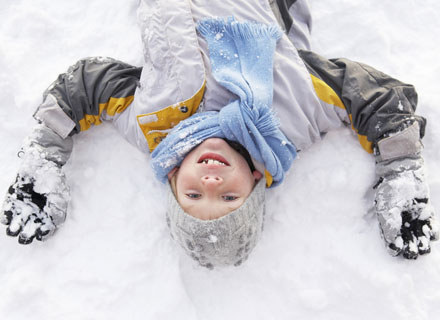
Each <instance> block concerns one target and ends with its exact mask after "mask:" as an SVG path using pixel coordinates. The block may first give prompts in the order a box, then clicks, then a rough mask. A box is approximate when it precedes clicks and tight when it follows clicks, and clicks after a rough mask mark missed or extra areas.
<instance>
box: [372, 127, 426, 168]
mask: <svg viewBox="0 0 440 320" xmlns="http://www.w3.org/2000/svg"><path fill="white" fill-rule="evenodd" d="M377 148H378V150H379V155H378V156H377V158H378V160H379V161H385V160H392V159H397V158H401V157H406V156H411V155H414V154H417V153H419V152H421V151H422V149H423V144H422V142H421V140H420V127H419V123H418V122H417V121H416V122H414V123H413V124H412V125H411V126H409V127H408V128H406V129H405V130H402V131H400V132H398V133H396V134H394V135H391V136H389V137H387V138H384V139H382V140H380V141H379V142H378V143H377Z"/></svg>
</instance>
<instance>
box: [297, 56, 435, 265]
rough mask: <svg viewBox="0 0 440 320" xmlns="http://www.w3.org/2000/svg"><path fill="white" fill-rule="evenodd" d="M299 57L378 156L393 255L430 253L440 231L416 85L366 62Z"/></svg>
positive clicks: (379, 196) (379, 209) (378, 200)
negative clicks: (428, 178) (424, 153)
mask: <svg viewBox="0 0 440 320" xmlns="http://www.w3.org/2000/svg"><path fill="white" fill-rule="evenodd" d="M299 53H300V56H301V58H302V59H303V61H304V63H305V64H306V66H307V68H308V70H309V72H310V73H311V74H312V75H313V76H315V77H317V78H319V79H320V80H322V81H324V82H325V83H326V84H327V85H328V86H329V88H331V89H330V90H333V91H334V92H335V93H336V94H337V96H338V97H339V99H340V100H341V101H342V103H343V104H344V107H345V109H346V111H347V113H348V116H349V118H350V121H351V124H352V128H353V129H354V130H355V131H356V133H357V134H358V137H359V141H360V142H361V145H362V147H363V148H364V149H366V150H367V151H368V152H370V153H374V154H375V157H376V175H377V179H378V180H377V183H376V186H375V191H376V192H375V210H376V213H377V218H378V220H379V225H380V228H381V231H382V236H383V238H384V240H385V244H386V246H387V248H388V251H389V252H390V253H391V254H392V255H399V254H403V256H404V257H405V258H408V259H415V258H417V256H418V254H425V253H429V252H430V241H431V240H437V239H438V238H439V227H438V224H437V222H436V220H435V217H434V209H433V207H432V206H431V202H430V199H429V187H428V183H427V181H426V178H425V173H424V161H423V158H422V155H421V152H422V149H423V145H422V143H421V138H422V137H423V135H424V133H425V125H426V120H425V119H424V118H423V117H420V116H418V115H416V114H415V110H416V106H417V93H416V91H415V89H414V87H413V86H412V85H409V84H405V83H403V82H401V81H399V80H396V79H394V78H392V77H390V76H389V75H386V74H384V73H382V72H380V71H377V70H375V69H374V68H372V67H370V66H368V65H365V64H361V63H358V62H354V61H351V60H348V59H326V58H323V57H321V56H319V55H317V54H315V53H313V52H310V51H303V50H300V51H299Z"/></svg>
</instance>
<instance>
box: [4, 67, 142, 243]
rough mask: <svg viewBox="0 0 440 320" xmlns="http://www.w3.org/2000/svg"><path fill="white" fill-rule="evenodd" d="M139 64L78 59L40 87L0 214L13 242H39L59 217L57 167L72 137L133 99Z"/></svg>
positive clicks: (62, 196) (64, 191)
mask: <svg viewBox="0 0 440 320" xmlns="http://www.w3.org/2000/svg"><path fill="white" fill-rule="evenodd" d="M140 73H141V68H137V67H133V66H131V65H128V64H126V63H123V62H120V61H117V60H114V59H110V58H88V59H83V60H80V61H78V62H77V63H76V64H75V65H73V66H71V67H70V68H69V69H68V71H67V72H66V73H63V74H60V75H59V77H58V78H57V80H56V81H55V82H54V83H53V84H52V85H51V86H50V87H49V88H48V89H47V90H46V91H45V93H44V101H43V103H42V104H41V105H40V106H39V107H38V109H37V112H36V113H35V114H34V117H35V118H36V119H37V120H38V121H39V122H40V124H38V125H37V126H35V128H34V129H33V131H32V133H31V134H30V135H29V136H28V138H27V139H26V142H25V144H24V146H23V148H22V150H21V152H20V153H19V154H20V155H21V158H22V159H23V161H22V164H21V165H20V167H19V170H18V173H17V176H16V180H15V182H14V183H13V184H12V185H11V186H10V188H9V189H8V192H7V194H6V198H5V201H4V204H3V208H2V211H1V212H0V221H1V222H2V223H3V224H5V225H6V226H7V227H6V233H7V234H8V235H9V236H18V241H19V243H22V244H28V243H31V242H32V241H33V239H37V240H45V239H47V238H48V237H49V236H50V235H52V234H53V233H54V232H55V230H56V228H57V227H58V226H60V225H61V224H62V223H63V222H64V220H65V218H66V212H67V207H68V201H69V189H68V186H67V183H66V177H65V175H64V173H63V171H62V167H63V166H64V164H65V163H66V162H67V160H68V159H69V157H70V154H71V152H72V146H73V142H72V137H71V136H72V135H74V134H76V133H78V132H81V131H84V130H87V129H88V128H90V126H91V125H97V124H100V123H101V122H102V121H103V120H109V119H112V118H113V117H115V116H117V115H118V114H120V113H121V112H123V111H124V110H125V109H126V108H128V107H129V105H130V104H131V102H132V101H133V95H134V92H135V89H136V87H137V84H138V81H139V77H140Z"/></svg>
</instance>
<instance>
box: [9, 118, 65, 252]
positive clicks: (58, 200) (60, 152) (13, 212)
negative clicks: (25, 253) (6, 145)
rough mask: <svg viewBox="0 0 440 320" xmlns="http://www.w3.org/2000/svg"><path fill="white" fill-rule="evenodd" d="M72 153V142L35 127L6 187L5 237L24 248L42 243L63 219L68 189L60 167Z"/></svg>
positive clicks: (43, 128)
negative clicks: (13, 176)
mask: <svg viewBox="0 0 440 320" xmlns="http://www.w3.org/2000/svg"><path fill="white" fill-rule="evenodd" d="M71 151H72V139H71V138H66V139H62V138H61V137H60V136H58V135H57V134H56V133H55V132H53V131H52V130H51V129H49V128H47V127H46V126H44V125H39V126H37V127H36V128H35V129H34V131H33V132H32V134H31V135H30V136H29V137H28V139H27V141H26V143H25V146H24V147H23V149H22V152H23V154H24V156H23V162H22V164H21V166H20V168H19V170H18V174H17V177H16V180H15V182H14V183H13V184H12V185H11V186H10V187H9V190H8V192H7V194H6V198H5V201H4V203H3V207H2V211H1V212H0V221H1V222H2V223H3V224H5V225H6V226H7V227H6V233H7V234H8V235H9V236H14V237H16V236H18V242H19V243H22V244H28V243H31V242H32V241H33V239H37V240H45V239H46V238H48V237H49V236H50V235H52V234H53V233H54V232H55V230H56V228H57V227H58V226H60V225H61V224H62V223H63V222H64V220H65V219H66V212H67V206H68V202H69V198H70V196H69V188H68V186H67V183H66V177H65V175H64V173H63V172H62V166H63V165H64V164H65V163H66V161H67V159H68V158H69V156H70V153H71Z"/></svg>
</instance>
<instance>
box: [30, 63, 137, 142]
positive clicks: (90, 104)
mask: <svg viewBox="0 0 440 320" xmlns="http://www.w3.org/2000/svg"><path fill="white" fill-rule="evenodd" d="M141 70H142V68H140V67H134V66H131V65H129V64H126V63H124V62H121V61H118V60H115V59H111V58H101V57H95V58H86V59H82V60H80V61H78V62H77V63H76V64H74V65H73V66H71V67H70V68H69V69H68V70H67V72H66V73H63V74H60V75H59V76H58V78H57V80H56V81H55V82H54V83H53V84H52V85H51V86H50V87H49V88H48V89H47V90H46V91H45V92H44V95H43V98H44V100H43V103H42V104H41V105H40V106H39V107H38V109H37V111H36V112H35V114H34V117H35V118H36V119H37V120H39V121H41V122H43V123H44V124H45V125H46V126H48V127H49V128H51V129H52V130H54V131H55V132H56V133H57V134H58V135H60V136H61V137H62V138H65V137H67V136H69V135H73V134H75V133H78V132H80V131H84V130H87V129H89V128H90V127H91V125H98V124H100V123H101V122H102V121H103V120H110V119H112V118H114V117H117V116H118V115H119V114H120V113H121V112H123V111H124V110H125V109H126V108H127V107H128V106H129V105H130V104H131V102H132V101H133V98H134V92H135V90H136V87H137V85H138V82H139V78H140V74H141Z"/></svg>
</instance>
